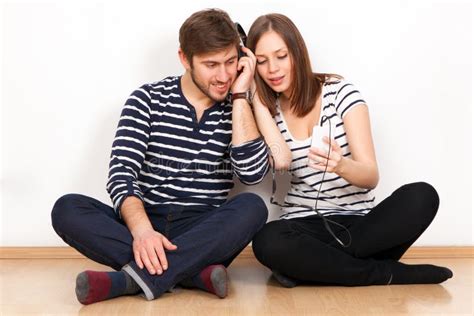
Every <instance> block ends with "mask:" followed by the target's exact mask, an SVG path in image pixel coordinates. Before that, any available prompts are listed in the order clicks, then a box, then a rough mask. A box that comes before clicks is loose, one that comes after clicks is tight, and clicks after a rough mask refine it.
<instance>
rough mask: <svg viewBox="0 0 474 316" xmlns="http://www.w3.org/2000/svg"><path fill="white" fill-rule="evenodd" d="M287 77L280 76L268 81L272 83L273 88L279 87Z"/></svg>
mask: <svg viewBox="0 0 474 316" xmlns="http://www.w3.org/2000/svg"><path fill="white" fill-rule="evenodd" d="M284 77H285V76H280V77H274V78H269V79H268V80H269V81H270V83H271V84H272V85H273V86H278V85H279V84H281V83H282V82H283V78H284Z"/></svg>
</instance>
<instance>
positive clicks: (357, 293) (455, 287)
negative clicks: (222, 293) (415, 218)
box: [0, 257, 474, 316]
mask: <svg viewBox="0 0 474 316" xmlns="http://www.w3.org/2000/svg"><path fill="white" fill-rule="evenodd" d="M404 262H407V263H427V262H430V263H433V264H438V265H444V266H448V267H450V268H451V269H452V270H453V272H454V278H453V279H450V280H448V281H447V282H445V283H443V284H441V285H411V286H405V285H392V286H369V287H352V288H349V287H332V286H331V287H321V286H301V287H296V288H293V289H285V288H282V287H280V286H279V285H278V284H276V283H275V281H274V280H273V279H271V278H270V273H269V271H268V270H267V269H265V268H264V267H263V266H261V265H259V264H258V263H257V262H256V261H255V259H252V258H248V257H246V258H245V257H244V258H240V257H239V258H237V260H236V261H234V263H233V264H232V266H231V267H230V268H229V275H230V279H231V286H230V293H229V296H228V297H227V298H226V299H218V298H217V297H215V296H213V295H211V294H208V293H205V292H202V291H199V290H182V289H180V290H177V291H176V292H175V293H167V294H165V295H163V296H162V297H160V298H159V299H157V300H154V301H146V300H145V299H143V298H141V297H140V296H129V297H121V298H116V299H113V300H109V301H105V302H100V303H96V304H92V305H89V306H83V305H81V304H80V303H78V302H77V301H76V297H75V294H74V286H75V284H74V282H75V276H76V275H77V273H79V272H81V271H83V270H86V269H96V270H109V269H108V268H107V267H105V266H102V265H99V264H97V263H94V262H92V261H90V260H87V259H12V260H0V265H1V269H0V273H1V274H0V278H1V285H0V287H1V288H0V289H1V293H0V295H1V296H0V297H1V310H0V315H21V314H48V315H52V314H55V315H76V314H80V315H111V314H122V315H127V314H130V315H197V314H201V315H206V316H210V315H294V314H299V315H316V314H319V315H322V314H324V315H327V314H335V315H369V314H372V315H387V314H391V315H393V314H409V315H431V314H437V315H473V297H474V291H473V272H474V271H473V270H474V259H473V258H465V259H431V260H429V259H408V260H404Z"/></svg>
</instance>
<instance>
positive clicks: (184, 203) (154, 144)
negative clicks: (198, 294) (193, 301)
mask: <svg viewBox="0 0 474 316" xmlns="http://www.w3.org/2000/svg"><path fill="white" fill-rule="evenodd" d="M179 41H180V49H179V52H178V53H179V58H180V60H181V63H182V64H183V66H184V68H185V70H186V71H185V74H184V75H183V76H181V77H168V78H165V79H163V80H161V81H159V82H155V83H151V84H145V85H143V86H142V87H140V88H139V89H137V90H136V91H135V92H133V93H132V95H131V96H130V97H129V99H128V100H127V101H126V104H125V106H124V108H123V111H122V115H121V118H120V121H119V124H118V129H117V133H116V137H115V140H114V142H113V147H112V154H111V160H110V170H109V181H108V184H107V191H108V192H109V194H110V196H111V199H112V201H113V208H112V207H110V206H108V205H105V204H103V203H101V202H99V201H97V200H95V199H92V198H90V197H86V196H83V195H78V194H68V195H65V196H63V197H61V198H60V199H59V200H58V201H57V202H56V204H55V205H54V208H53V211H52V223H53V227H54V229H55V231H56V232H57V233H58V235H59V236H60V237H61V238H62V239H63V240H64V241H65V242H66V243H68V244H69V245H71V246H72V247H74V248H76V249H77V250H78V251H80V252H81V253H83V254H84V255H86V256H87V257H89V258H91V259H92V260H95V261H97V262H99V263H102V264H105V265H108V266H110V267H112V268H113V269H115V270H116V271H113V272H98V271H84V272H82V273H80V274H79V275H78V276H77V279H76V295H77V298H78V300H79V301H80V302H81V303H82V304H91V303H94V302H98V301H101V300H105V299H109V298H113V297H117V296H121V295H128V294H136V293H138V292H140V291H143V293H144V295H145V297H146V298H147V299H148V300H152V299H155V298H157V297H158V296H160V295H161V294H163V293H164V292H166V291H167V290H169V289H171V288H172V287H173V286H174V285H176V284H178V283H180V284H181V285H183V286H188V287H198V288H201V289H203V290H206V291H208V292H211V293H214V294H216V295H217V296H218V297H221V298H223V297H225V296H226V295H227V288H228V287H227V282H228V281H227V272H226V269H225V267H227V266H228V265H229V264H230V262H231V261H232V260H233V259H234V258H235V256H237V254H238V253H239V252H240V251H241V250H242V249H243V248H244V247H245V246H246V245H247V244H248V243H249V242H250V240H251V239H252V237H253V235H254V234H255V233H256V232H257V231H258V230H259V229H260V228H261V227H262V226H263V225H264V224H265V222H266V219H267V213H268V211H267V208H266V206H265V203H264V202H263V200H262V199H261V198H260V197H258V196H257V195H255V194H252V193H242V194H240V195H237V196H235V197H234V198H232V199H230V200H227V195H228V192H229V191H230V189H231V188H232V187H233V181H232V175H233V174H235V175H236V176H237V177H238V178H239V179H240V180H241V181H242V182H243V183H245V184H255V183H258V182H260V181H261V180H262V179H263V177H264V176H265V174H266V172H267V170H268V153H267V149H266V147H265V144H264V142H263V140H262V138H261V137H260V134H259V132H258V130H257V127H256V125H255V121H254V118H253V114H252V111H251V108H250V104H249V100H248V99H249V98H248V96H249V94H248V93H247V91H249V89H250V84H251V82H252V80H253V75H254V71H255V64H256V59H255V56H254V55H253V54H252V53H251V52H250V51H249V50H248V49H246V48H242V51H243V52H244V53H246V54H247V55H248V56H244V57H242V58H241V59H238V49H239V37H238V35H237V32H236V30H235V28H234V25H233V23H232V21H231V20H230V18H229V16H228V15H227V13H225V12H223V11H220V10H217V9H212V10H204V11H199V12H196V13H194V14H193V15H191V16H190V17H189V18H188V19H187V20H186V21H185V22H184V24H183V25H182V26H181V29H180V34H179ZM229 92H231V94H230V95H231V96H232V98H231V100H228V98H227V97H228V94H229Z"/></svg>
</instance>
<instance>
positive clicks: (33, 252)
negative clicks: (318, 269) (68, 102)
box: [0, 246, 474, 259]
mask: <svg viewBox="0 0 474 316" xmlns="http://www.w3.org/2000/svg"><path fill="white" fill-rule="evenodd" d="M239 257H241V258H254V255H253V252H252V248H251V247H250V246H248V247H246V248H245V249H244V250H243V251H242V253H241V254H240V255H239ZM84 258H85V257H84V256H83V255H82V254H81V253H79V252H78V251H77V250H75V249H73V248H72V247H0V259H84ZM421 258H474V247H473V246H465V247H412V248H410V249H408V251H407V252H406V253H405V255H404V256H403V259H421Z"/></svg>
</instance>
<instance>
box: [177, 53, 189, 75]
mask: <svg viewBox="0 0 474 316" xmlns="http://www.w3.org/2000/svg"><path fill="white" fill-rule="evenodd" d="M178 55H179V60H180V61H181V64H182V65H183V67H184V69H186V70H189V69H191V63H190V62H189V60H188V58H187V57H186V55H185V54H184V52H183V51H182V50H181V48H179V49H178Z"/></svg>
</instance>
